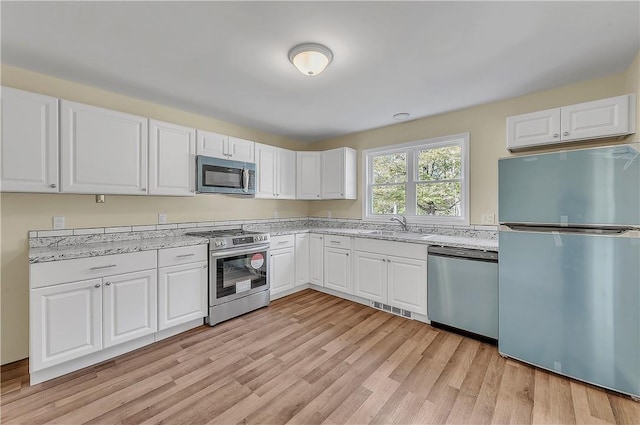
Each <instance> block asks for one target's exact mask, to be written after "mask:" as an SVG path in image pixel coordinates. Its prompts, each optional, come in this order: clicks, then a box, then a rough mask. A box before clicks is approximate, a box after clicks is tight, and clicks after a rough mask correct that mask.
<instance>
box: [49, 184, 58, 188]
mask: <svg viewBox="0 0 640 425" xmlns="http://www.w3.org/2000/svg"><path fill="white" fill-rule="evenodd" d="M49 187H50V188H51V189H55V188H56V187H58V186H56V184H55V183H51V184H50V185H49Z"/></svg>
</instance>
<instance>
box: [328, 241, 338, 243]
mask: <svg viewBox="0 0 640 425" xmlns="http://www.w3.org/2000/svg"><path fill="white" fill-rule="evenodd" d="M329 242H331V243H340V241H329Z"/></svg>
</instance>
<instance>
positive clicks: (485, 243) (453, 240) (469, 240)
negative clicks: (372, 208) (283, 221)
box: [263, 227, 498, 251]
mask: <svg viewBox="0 0 640 425" xmlns="http://www.w3.org/2000/svg"><path fill="white" fill-rule="evenodd" d="M263 230H264V229H263ZM267 231H268V232H269V234H270V235H271V236H280V235H291V234H296V233H320V234H326V235H340V236H355V237H359V238H367V239H382V240H387V241H396V242H410V243H419V244H425V245H437V246H452V247H457V248H470V249H480V250H483V251H498V240H497V239H484V238H477V237H471V236H447V235H439V234H436V233H414V232H384V231H383V233H371V232H372V231H371V230H360V229H343V228H314V227H312V228H309V227H278V228H274V229H271V230H267Z"/></svg>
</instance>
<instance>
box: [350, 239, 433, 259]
mask: <svg viewBox="0 0 640 425" xmlns="http://www.w3.org/2000/svg"><path fill="white" fill-rule="evenodd" d="M427 247H428V245H426V244H419V243H408V242H395V241H383V240H380V239H367V238H355V243H354V249H355V250H356V251H363V252H374V253H376V254H384V255H393V256H396V257H404V258H415V259H417V260H426V259H427Z"/></svg>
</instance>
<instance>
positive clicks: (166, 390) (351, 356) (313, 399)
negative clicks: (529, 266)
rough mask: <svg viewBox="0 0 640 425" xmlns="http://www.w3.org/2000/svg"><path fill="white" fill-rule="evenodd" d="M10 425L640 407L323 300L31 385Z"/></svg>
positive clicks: (5, 378) (410, 325) (6, 397)
mask: <svg viewBox="0 0 640 425" xmlns="http://www.w3.org/2000/svg"><path fill="white" fill-rule="evenodd" d="M28 380H29V375H28V362H27V361H21V362H16V363H14V364H11V365H5V366H2V368H1V369H0V381H1V383H0V394H1V395H2V397H1V398H0V421H1V422H2V423H3V424H5V423H6V424H27V425H35V424H44V423H64V424H65V425H66V424H76V423H89V424H115V423H122V424H141V423H148V424H157V423H170V424H181V423H185V424H190V425H196V424H205V423H209V424H240V423H242V424H265V423H268V424H284V423H292V424H311V423H324V424H327V425H344V424H359V425H360V424H369V423H376V424H393V423H402V424H420V425H423V424H443V423H447V424H490V423H501V424H503V423H504V424H507V423H509V424H531V423H535V424H563V425H564V424H575V423H579V424H598V425H602V424H634V425H638V424H639V423H640V420H639V418H640V403H638V402H634V401H632V400H630V399H629V398H628V397H625V396H621V395H619V394H616V393H614V392H611V391H606V390H603V389H600V388H596V387H593V386H590V385H588V384H584V383H581V382H578V381H575V380H571V379H568V378H565V377H562V376H559V375H556V374H553V373H549V372H546V371H544V370H541V369H536V368H533V367H531V366H529V365H527V364H524V363H521V362H518V361H515V360H510V359H504V358H502V357H500V355H499V354H498V351H497V349H496V347H495V346H491V345H488V344H485V343H481V342H478V341H475V340H471V339H468V338H466V337H462V336H460V335H457V334H452V333H449V332H447V331H444V330H440V329H436V328H433V327H431V326H429V325H427V324H424V323H420V322H417V321H412V320H408V319H405V318H401V317H398V316H395V315H392V314H389V313H387V312H383V311H379V310H375V309H372V308H370V307H368V306H365V305H361V304H357V303H353V302H350V301H347V300H344V299H340V298H337V297H333V296H331V295H328V294H324V293H320V292H316V291H313V290H309V289H307V290H304V291H301V292H298V293H296V294H293V295H291V296H288V297H284V298H281V299H278V300H276V301H274V302H272V303H271V304H270V305H269V307H266V308H262V309H259V310H256V311H254V312H251V313H249V314H246V315H243V316H241V317H238V318H235V319H232V320H229V321H227V322H224V323H221V324H219V325H217V326H215V327H208V326H201V327H199V328H196V329H193V330H191V331H188V332H185V333H183V334H180V335H177V336H175V337H172V338H168V339H165V340H163V341H160V342H158V343H156V344H152V345H150V346H147V347H144V348H142V349H140V350H136V351H134V352H132V353H128V354H125V355H123V356H119V357H116V358H114V359H111V360H109V361H106V362H103V363H101V364H98V365H95V366H92V367H88V368H85V369H83V370H80V371H76V372H73V373H71V374H68V375H65V376H63V377H60V378H57V379H54V380H51V381H48V382H45V383H42V384H38V385H34V386H29V385H28Z"/></svg>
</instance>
